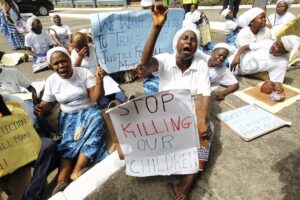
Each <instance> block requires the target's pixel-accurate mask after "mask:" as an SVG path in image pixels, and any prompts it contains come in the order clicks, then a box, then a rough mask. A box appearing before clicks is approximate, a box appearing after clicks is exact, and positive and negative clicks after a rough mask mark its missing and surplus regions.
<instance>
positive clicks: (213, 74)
mask: <svg viewBox="0 0 300 200" xmlns="http://www.w3.org/2000/svg"><path fill="white" fill-rule="evenodd" d="M208 71H209V79H210V84H211V85H212V86H215V85H219V84H221V85H225V86H230V85H233V84H235V83H237V82H238V81H237V80H236V78H235V76H234V75H233V73H232V72H231V71H230V70H229V69H228V68H227V67H226V66H225V65H223V64H222V67H208Z"/></svg>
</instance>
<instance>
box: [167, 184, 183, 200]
mask: <svg viewBox="0 0 300 200" xmlns="http://www.w3.org/2000/svg"><path fill="white" fill-rule="evenodd" d="M167 190H168V192H169V194H170V195H171V197H172V199H173V200H187V199H188V198H187V197H186V195H184V194H176V192H175V189H174V185H173V184H172V183H168V185H167Z"/></svg>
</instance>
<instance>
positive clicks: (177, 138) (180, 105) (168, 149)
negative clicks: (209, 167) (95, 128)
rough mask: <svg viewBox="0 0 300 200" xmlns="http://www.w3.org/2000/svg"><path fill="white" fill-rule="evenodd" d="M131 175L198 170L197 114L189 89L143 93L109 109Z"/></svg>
mask: <svg viewBox="0 0 300 200" xmlns="http://www.w3.org/2000/svg"><path fill="white" fill-rule="evenodd" d="M108 112H109V115H110V117H111V120H112V122H113V126H114V129H115V131H116V134H117V137H118V140H119V143H120V146H121V149H122V152H123V154H124V156H125V161H126V173H127V174H128V175H131V176H139V177H143V176H154V175H170V174H191V173H196V172H197V171H198V156H197V146H199V141H198V140H197V138H196V137H198V134H196V129H195V117H194V114H193V109H192V100H191V94H190V91H189V90H170V91H164V92H160V93H158V94H155V95H150V96H144V97H140V98H137V99H134V100H132V101H130V102H127V103H124V104H122V105H120V106H117V107H115V108H113V109H111V110H109V111H108Z"/></svg>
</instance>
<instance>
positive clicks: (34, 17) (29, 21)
mask: <svg viewBox="0 0 300 200" xmlns="http://www.w3.org/2000/svg"><path fill="white" fill-rule="evenodd" d="M36 19H39V18H38V17H37V16H35V15H32V16H31V17H30V18H28V19H27V22H26V26H27V28H28V29H29V30H31V28H32V23H33V21H34V20H36Z"/></svg>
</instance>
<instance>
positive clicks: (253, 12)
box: [238, 7, 265, 27]
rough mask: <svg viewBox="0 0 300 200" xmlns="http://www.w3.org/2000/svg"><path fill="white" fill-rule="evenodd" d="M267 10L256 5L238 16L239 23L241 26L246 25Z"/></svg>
mask: <svg viewBox="0 0 300 200" xmlns="http://www.w3.org/2000/svg"><path fill="white" fill-rule="evenodd" d="M264 12H265V11H264V10H263V9H261V8H258V7H254V8H250V9H249V10H247V11H246V12H244V13H243V14H242V15H241V16H239V18H238V24H239V25H240V26H241V27H246V26H248V25H249V24H250V22H251V21H252V20H253V19H254V18H255V17H257V15H259V14H261V13H264Z"/></svg>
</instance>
